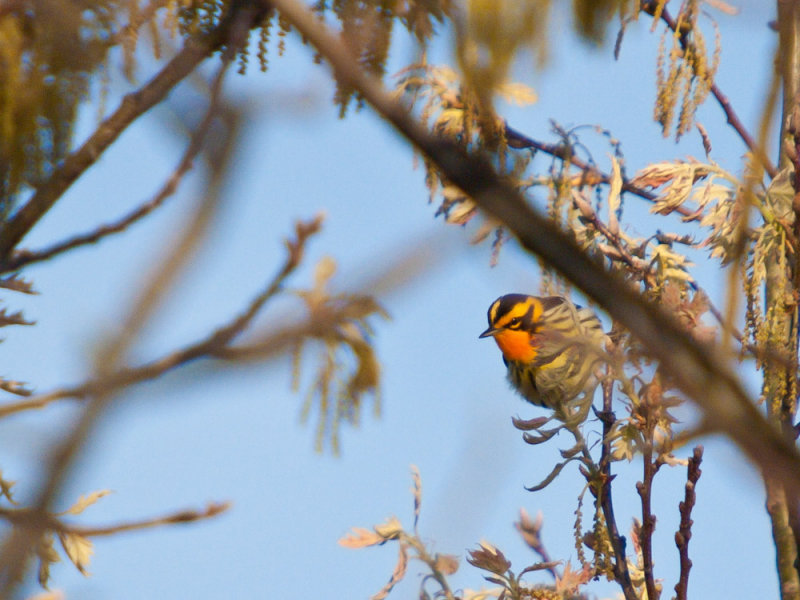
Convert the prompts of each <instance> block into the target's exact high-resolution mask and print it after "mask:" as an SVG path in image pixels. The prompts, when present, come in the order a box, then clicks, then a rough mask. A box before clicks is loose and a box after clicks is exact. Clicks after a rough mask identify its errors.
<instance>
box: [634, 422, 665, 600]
mask: <svg viewBox="0 0 800 600" xmlns="http://www.w3.org/2000/svg"><path fill="white" fill-rule="evenodd" d="M651 420H652V419H650V418H648V419H647V422H648V425H647V431H646V432H645V441H644V449H643V450H642V461H643V468H644V475H643V478H642V481H640V482H638V483H637V484H636V491H637V492H639V496H640V497H641V499H642V526H641V528H640V530H639V544H640V545H641V549H642V563H643V570H644V584H645V588H646V589H647V598H648V600H656V599H657V598H658V597H659V593H658V590H657V589H656V581H655V578H654V576H653V532H654V531H655V529H656V516H655V515H654V514H653V510H652V506H651V497H652V492H653V477H654V476H655V474H656V471H658V465H657V464H655V463H654V462H653V441H652V440H653V437H652V434H653V429H654V427H653V426H652V424H651V423H650V422H651Z"/></svg>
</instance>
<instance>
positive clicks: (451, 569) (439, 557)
mask: <svg viewBox="0 0 800 600" xmlns="http://www.w3.org/2000/svg"><path fill="white" fill-rule="evenodd" d="M458 566H459V565H458V557H457V556H454V555H452V554H436V556H435V560H434V568H435V569H436V570H437V571H439V572H440V573H444V574H445V575H452V574H453V573H455V572H456V571H458Z"/></svg>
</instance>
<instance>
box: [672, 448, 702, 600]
mask: <svg viewBox="0 0 800 600" xmlns="http://www.w3.org/2000/svg"><path fill="white" fill-rule="evenodd" d="M702 461H703V447H702V446H695V448H694V453H693V454H692V456H691V458H689V466H688V468H687V477H686V492H685V495H684V499H683V502H681V503H680V504H679V505H678V509H679V511H680V514H681V522H680V525H679V526H678V531H677V532H675V545H676V546H678V555H679V556H680V575H679V577H678V583H676V584H675V600H686V598H687V597H688V596H687V592H688V589H689V571H691V570H692V560H691V559H690V558H689V540H691V539H692V523H693V521H692V509H693V508H694V504H695V501H696V500H697V495H696V493H695V487H696V486H697V481H698V480H699V479H700V475H701V474H702V471H701V470H700V463H701V462H702Z"/></svg>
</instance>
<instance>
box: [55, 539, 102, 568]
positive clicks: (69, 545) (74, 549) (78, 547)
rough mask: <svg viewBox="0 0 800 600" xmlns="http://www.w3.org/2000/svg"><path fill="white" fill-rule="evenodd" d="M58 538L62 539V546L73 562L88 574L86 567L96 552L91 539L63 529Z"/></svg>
mask: <svg viewBox="0 0 800 600" xmlns="http://www.w3.org/2000/svg"><path fill="white" fill-rule="evenodd" d="M58 539H59V540H60V541H61V547H62V548H64V552H66V554H67V557H68V558H69V559H70V560H71V561H72V564H73V565H75V566H76V567H77V568H78V570H79V571H80V572H81V573H82V574H84V575H88V573H87V571H86V568H87V567H88V566H89V562H90V561H91V559H92V554H94V546H93V544H92V542H91V540H89V538H86V537H84V536H82V535H78V534H77V533H68V532H63V531H59V532H58Z"/></svg>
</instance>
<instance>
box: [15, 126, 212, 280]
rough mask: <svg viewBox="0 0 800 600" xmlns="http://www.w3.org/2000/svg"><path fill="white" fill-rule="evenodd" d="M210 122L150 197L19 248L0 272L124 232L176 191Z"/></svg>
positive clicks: (195, 154) (196, 135) (197, 134)
mask: <svg viewBox="0 0 800 600" xmlns="http://www.w3.org/2000/svg"><path fill="white" fill-rule="evenodd" d="M211 123H212V120H211V119H208V118H207V119H204V121H203V122H202V123H201V124H200V126H199V127H198V128H197V129H196V130H195V131H194V133H193V134H192V137H191V140H190V142H189V145H188V146H187V148H186V151H185V152H184V154H183V156H182V157H181V160H180V162H179V163H178V164H177V166H176V167H175V170H174V171H173V172H172V174H171V175H170V176H169V178H168V179H167V181H166V182H165V183H164V185H163V186H162V187H161V189H160V190H159V191H158V192H157V193H156V195H155V196H153V198H151V199H150V200H148V201H147V202H145V203H144V204H142V205H140V206H139V207H137V208H136V209H134V210H133V211H131V212H130V213H128V214H127V215H125V216H124V217H122V218H121V219H118V220H117V221H113V222H111V223H107V224H105V225H101V226H99V227H97V228H96V229H94V230H92V231H89V232H87V233H83V234H80V235H76V236H74V237H71V238H69V239H67V240H63V241H61V242H58V243H55V244H53V245H51V246H49V247H48V248H44V249H42V250H20V251H18V252H14V253H13V254H12V255H11V257H10V258H9V259H8V260H7V261H6V262H5V263H3V264H2V265H0V272H8V271H17V270H19V269H21V268H22V267H25V266H27V265H30V264H31V263H36V262H42V261H45V260H48V259H50V258H52V257H53V256H56V255H58V254H62V253H64V252H67V251H69V250H73V249H75V248H78V247H80V246H85V245H87V244H95V243H97V242H99V241H100V240H101V239H103V238H105V237H108V236H109V235H112V234H115V233H121V232H123V231H126V230H127V229H128V227H130V226H131V225H133V224H134V223H135V222H136V221H139V220H140V219H142V218H144V217H146V216H147V215H149V214H150V213H152V212H153V211H154V210H156V209H157V208H159V207H161V206H162V205H163V204H164V202H165V201H166V200H167V199H168V198H170V197H171V196H172V195H173V194H174V193H175V190H177V188H178V185H179V184H180V182H181V180H182V179H183V176H184V175H185V174H186V173H187V172H188V171H189V170H190V169H191V168H192V165H193V161H194V159H195V157H196V156H197V154H198V153H199V152H200V150H201V149H202V146H203V140H204V139H205V137H206V135H207V134H208V130H209V128H210V127H211Z"/></svg>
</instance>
